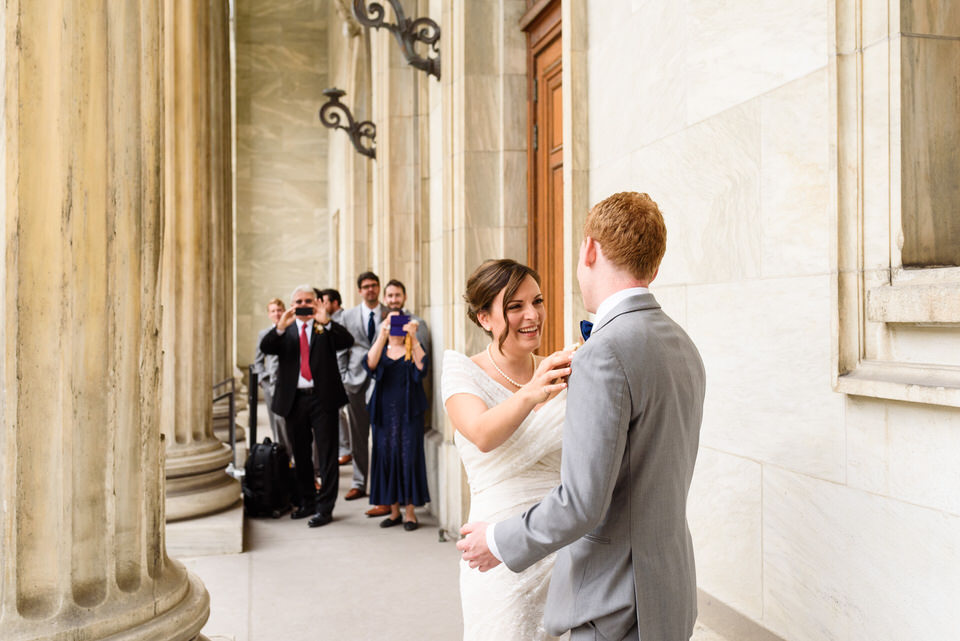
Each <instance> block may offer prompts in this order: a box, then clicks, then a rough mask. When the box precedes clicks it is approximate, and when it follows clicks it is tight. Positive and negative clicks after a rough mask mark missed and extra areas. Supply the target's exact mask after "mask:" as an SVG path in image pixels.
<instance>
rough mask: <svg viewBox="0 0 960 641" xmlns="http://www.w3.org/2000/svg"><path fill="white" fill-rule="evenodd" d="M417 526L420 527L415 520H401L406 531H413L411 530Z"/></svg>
mask: <svg viewBox="0 0 960 641" xmlns="http://www.w3.org/2000/svg"><path fill="white" fill-rule="evenodd" d="M418 527H420V524H419V523H417V522H416V521H404V522H403V529H404V530H406V531H407V532H413V531H414V530H416V529H417V528H418Z"/></svg>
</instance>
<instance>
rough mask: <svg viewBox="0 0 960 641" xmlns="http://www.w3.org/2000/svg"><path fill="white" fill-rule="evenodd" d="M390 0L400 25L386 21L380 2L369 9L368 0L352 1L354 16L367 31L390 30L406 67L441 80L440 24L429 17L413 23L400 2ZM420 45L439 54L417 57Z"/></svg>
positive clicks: (414, 20) (371, 4) (417, 19)
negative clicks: (419, 43)
mask: <svg viewBox="0 0 960 641" xmlns="http://www.w3.org/2000/svg"><path fill="white" fill-rule="evenodd" d="M388 1H389V2H390V6H391V7H393V13H394V15H395V16H396V17H397V24H390V23H388V22H384V19H383V17H384V13H385V11H384V8H383V5H382V4H380V3H379V2H371V3H370V7H369V8H367V7H366V6H365V4H366V0H353V15H354V16H355V17H356V19H357V21H358V22H359V23H360V24H362V25H364V26H365V27H367V28H370V27H373V28H374V29H380V28H381V27H382V28H385V29H389V30H390V32H391V33H393V37H394V38H396V40H397V43H398V44H399V45H400V49H401V50H402V51H403V57H404V58H406V60H407V64H409V65H410V66H412V67H416V68H417V69H420V70H421V71H425V72H427V75H430V76H434V77H435V78H436V79H437V80H440V46H439V45H438V44H437V43H438V42H439V41H440V25H438V24H437V23H436V22H434V21H433V20H431V19H430V18H416V19H413V20H411V19H410V18H408V17H406V15H405V14H404V13H403V7H402V6H401V5H400V0H388ZM417 42H422V43H423V44H425V45H427V46H428V47H429V48H430V49H431V50H432V51H433V53H435V54H436V55H435V56H434V57H432V58H425V57H423V56H420V55H418V54H417V52H416V49H415V48H414V45H415V44H416V43H417Z"/></svg>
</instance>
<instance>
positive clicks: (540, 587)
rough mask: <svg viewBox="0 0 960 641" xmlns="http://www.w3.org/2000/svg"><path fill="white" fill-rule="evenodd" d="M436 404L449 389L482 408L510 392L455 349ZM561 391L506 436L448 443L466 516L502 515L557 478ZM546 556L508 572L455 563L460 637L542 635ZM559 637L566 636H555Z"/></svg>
mask: <svg viewBox="0 0 960 641" xmlns="http://www.w3.org/2000/svg"><path fill="white" fill-rule="evenodd" d="M441 391H442V395H443V402H444V403H446V401H447V399H448V398H450V397H451V396H453V395H454V394H461V393H467V394H473V395H474V396H478V397H479V398H480V399H481V400H482V401H483V402H484V403H486V405H487V407H493V406H494V405H497V404H498V403H502V402H503V401H505V400H507V399H508V398H510V396H511V395H512V392H511V391H510V390H508V389H506V388H505V387H503V386H502V385H500V384H499V383H497V382H496V381H494V380H493V379H492V378H490V377H489V376H488V375H487V373H486V372H484V371H483V370H482V369H481V368H480V367H479V366H478V365H477V364H476V363H474V362H473V361H472V360H470V359H469V358H468V357H466V356H464V355H463V354H461V353H459V352H454V351H450V350H447V351H446V352H444V355H443V370H442V377H441ZM565 410H566V390H564V391H563V392H562V393H561V394H559V395H557V396H556V397H555V398H553V399H551V400H550V401H549V402H548V403H546V404H545V405H543V406H542V407H541V408H540V409H539V410H537V411H535V412H531V413H530V415H529V416H527V418H526V419H524V421H523V423H521V424H520V426H519V427H518V428H517V430H516V431H515V432H514V433H513V435H512V436H510V438H508V439H507V440H506V441H505V442H504V443H503V444H502V445H500V446H499V447H497V448H496V449H494V450H492V451H490V452H486V453H484V452H481V451H480V450H479V449H477V447H476V446H475V445H474V444H473V443H471V442H470V441H469V440H467V439H466V438H465V437H464V436H463V435H462V434H460V433H459V432H457V433H456V435H455V436H454V443H455V444H456V446H457V451H458V452H459V453H460V458H461V460H462V461H463V467H464V468H465V469H466V471H467V479H468V481H469V483H470V517H469V520H470V521H487V522H489V523H493V522H496V521H502V520H503V519H506V518H509V517H511V516H513V515H515V514H520V513H522V512H523V511H524V510H526V509H527V508H529V507H530V506H532V505H534V504H535V503H537V502H538V501H539V500H540V499H542V498H543V497H544V495H545V494H546V493H547V492H549V491H550V490H551V489H553V488H554V486H556V485H557V484H559V482H560V443H561V441H560V439H561V431H562V427H563V417H564V412H565ZM553 563H554V555H552V554H551V555H550V556H548V557H547V558H545V559H543V560H542V561H540V562H538V563H536V564H534V565H533V566H531V567H529V568H528V569H526V570H524V571H523V572H520V573H519V574H516V573H514V572H511V571H510V570H509V569H507V567H506V566H505V565H503V564H502V563H501V564H500V565H498V566H497V567H495V568H494V569H492V570H490V571H489V572H482V573H481V572H480V571H478V570H472V569H470V567H469V565H467V563H466V562H465V561H461V562H460V601H461V604H462V608H463V639H464V641H545V640H547V639H554V638H555V637H551V636H550V635H548V634H547V632H546V630H544V629H543V608H544V605H545V604H546V600H547V587H548V586H549V584H550V572H551V571H552V570H553ZM562 638H564V639H566V638H567V635H564V637H562Z"/></svg>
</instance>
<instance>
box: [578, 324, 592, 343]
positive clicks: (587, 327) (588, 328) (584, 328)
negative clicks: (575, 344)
mask: <svg viewBox="0 0 960 641" xmlns="http://www.w3.org/2000/svg"><path fill="white" fill-rule="evenodd" d="M592 331H593V323H591V322H590V321H588V320H582V321H580V334H581V335H582V336H583V340H584V341H586V340H587V339H588V338H590V332H592Z"/></svg>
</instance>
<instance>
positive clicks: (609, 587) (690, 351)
mask: <svg viewBox="0 0 960 641" xmlns="http://www.w3.org/2000/svg"><path fill="white" fill-rule="evenodd" d="M704 384H705V375H704V370H703V362H702V361H701V360H700V354H699V353H698V352H697V348H696V347H695V346H694V344H693V342H692V341H691V340H690V338H689V337H688V336H687V334H686V333H685V332H684V331H683V329H681V328H680V326H679V325H677V324H676V323H675V322H673V320H672V319H670V317H668V316H667V315H666V314H664V313H663V311H662V310H661V309H660V305H658V304H657V301H656V299H654V297H653V295H652V294H642V295H636V296H631V297H630V298H627V299H626V300H624V301H622V302H621V303H620V304H619V305H617V306H616V307H615V308H614V309H613V310H612V311H611V312H610V314H609V315H608V316H607V317H606V318H604V319H602V321H601V324H599V325H597V326H596V327H594V329H593V334H592V335H591V337H590V339H589V340H588V341H587V342H586V343H585V344H584V345H583V346H582V347H581V348H580V350H579V351H578V352H577V353H576V354H575V356H574V360H573V371H572V373H571V375H570V381H569V389H568V393H567V394H568V395H567V414H566V420H565V422H564V426H563V464H562V469H561V481H560V485H559V486H557V487H556V488H554V489H553V490H552V491H551V492H550V493H549V494H547V496H546V497H544V499H543V500H542V501H541V502H540V503H538V504H537V505H535V506H533V507H532V508H530V509H529V510H527V511H526V512H525V513H524V514H522V515H520V516H516V517H514V518H511V519H508V520H506V521H503V522H501V523H498V524H497V527H496V530H495V534H494V536H495V538H496V544H497V547H498V548H499V551H500V554H501V555H502V557H503V561H504V563H505V564H506V565H507V567H508V568H510V569H511V570H513V571H514V572H520V571H522V570H524V569H526V568H527V567H529V566H530V565H532V564H533V563H534V562H536V561H537V560H539V559H541V558H543V557H544V556H546V555H548V554H550V553H551V552H553V551H555V550H560V552H559V554H558V555H557V562H556V566H555V567H554V570H553V577H552V578H551V581H550V591H549V595H548V597H547V606H546V612H545V613H544V623H545V626H546V629H547V630H548V631H549V632H550V633H551V634H560V633H562V632H564V631H566V630H568V629H572V628H576V627H578V626H581V625H584V624H587V623H588V622H592V623H593V625H594V626H595V627H596V629H597V631H598V632H599V633H600V634H601V635H602V637H599V638H603V639H611V640H619V639H622V638H623V637H624V635H625V634H626V633H627V632H628V631H629V630H630V628H632V627H633V625H634V624H635V623H636V624H637V626H638V630H639V633H640V638H641V639H642V640H643V641H688V639H689V638H690V636H691V634H692V633H693V624H694V621H695V620H696V618H697V605H696V574H695V570H694V562H693V546H692V544H691V540H690V532H689V530H688V529H687V518H686V510H687V492H688V490H689V489H690V478H691V476H692V475H693V465H694V462H695V460H696V457H697V445H698V441H699V437H700V421H701V418H702V415H703V395H704ZM565 546H566V547H565ZM561 548H563V549H562V550H561Z"/></svg>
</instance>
